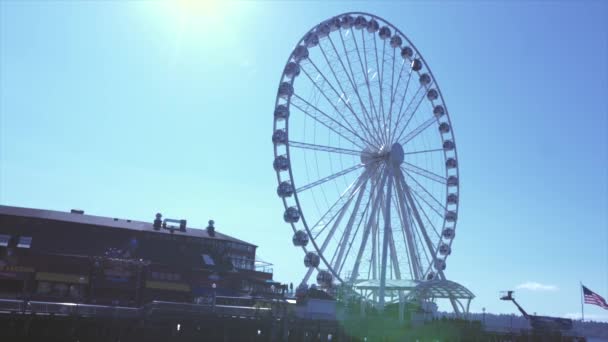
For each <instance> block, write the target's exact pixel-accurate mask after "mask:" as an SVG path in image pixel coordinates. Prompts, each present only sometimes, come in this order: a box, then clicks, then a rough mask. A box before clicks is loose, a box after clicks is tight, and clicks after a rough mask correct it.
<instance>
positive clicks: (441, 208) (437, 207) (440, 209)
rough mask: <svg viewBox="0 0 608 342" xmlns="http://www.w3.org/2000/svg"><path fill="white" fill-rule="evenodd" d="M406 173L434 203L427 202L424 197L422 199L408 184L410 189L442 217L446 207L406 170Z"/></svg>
mask: <svg viewBox="0 0 608 342" xmlns="http://www.w3.org/2000/svg"><path fill="white" fill-rule="evenodd" d="M406 174H407V175H408V176H410V179H411V180H413V181H414V183H415V184H416V185H417V186H418V187H419V188H420V189H422V191H424V192H425V193H426V194H427V195H428V196H430V197H431V198H432V199H433V201H434V202H435V204H434V205H431V204H429V203H428V202H427V201H426V199H424V197H423V196H421V195H420V194H419V193H418V192H417V191H416V190H415V189H414V188H413V187H411V186H410V189H411V190H412V191H413V192H414V193H415V194H417V195H418V197H420V199H422V200H423V201H424V202H425V203H427V205H428V206H429V207H431V208H432V209H433V210H434V211H435V212H436V213H437V214H438V215H439V216H441V217H443V215H444V214H445V212H446V211H447V208H446V207H445V206H444V205H443V204H441V202H440V201H439V200H438V199H437V198H436V197H435V196H433V194H431V193H430V192H429V191H428V190H427V189H426V188H425V187H424V186H422V184H420V182H418V181H417V180H416V178H414V177H412V176H411V175H410V174H409V173H407V172H406Z"/></svg>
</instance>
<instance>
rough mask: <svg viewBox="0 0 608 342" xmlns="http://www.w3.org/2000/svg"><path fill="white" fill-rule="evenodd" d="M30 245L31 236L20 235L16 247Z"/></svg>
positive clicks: (27, 246)
mask: <svg viewBox="0 0 608 342" xmlns="http://www.w3.org/2000/svg"><path fill="white" fill-rule="evenodd" d="M31 246H32V238H31V237H30V236H20V237H19V242H18V243H17V248H30V247H31Z"/></svg>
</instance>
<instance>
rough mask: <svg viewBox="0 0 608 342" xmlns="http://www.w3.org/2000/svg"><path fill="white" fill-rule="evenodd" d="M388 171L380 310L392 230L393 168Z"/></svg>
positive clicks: (381, 309) (380, 308) (382, 307)
mask: <svg viewBox="0 0 608 342" xmlns="http://www.w3.org/2000/svg"><path fill="white" fill-rule="evenodd" d="M387 173H388V185H387V187H386V188H387V189H386V198H387V200H386V201H385V204H386V207H385V208H384V209H385V214H384V234H383V241H382V266H381V268H380V289H379V297H380V298H379V301H378V305H379V310H380V311H384V292H385V287H386V259H387V255H388V241H389V234H390V230H391V196H392V192H393V191H392V190H393V175H392V173H393V172H392V168H390V167H389V168H388V170H387Z"/></svg>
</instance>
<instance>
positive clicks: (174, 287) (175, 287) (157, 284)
mask: <svg viewBox="0 0 608 342" xmlns="http://www.w3.org/2000/svg"><path fill="white" fill-rule="evenodd" d="M146 287H147V288H149V289H158V290H170V291H181V292H190V285H188V284H184V283H170V282H167V281H149V280H148V281H146Z"/></svg>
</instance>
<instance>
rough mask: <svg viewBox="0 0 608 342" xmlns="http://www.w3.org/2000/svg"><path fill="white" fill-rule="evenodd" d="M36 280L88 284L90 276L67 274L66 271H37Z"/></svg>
mask: <svg viewBox="0 0 608 342" xmlns="http://www.w3.org/2000/svg"><path fill="white" fill-rule="evenodd" d="M36 280H45V281H55V282H64V283H74V284H88V283H89V277H87V276H83V275H79V274H65V273H51V272H38V273H36Z"/></svg>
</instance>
